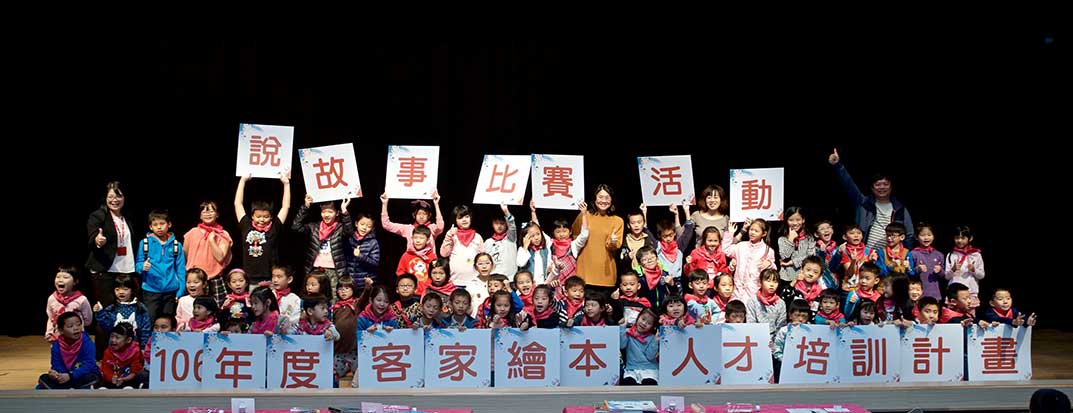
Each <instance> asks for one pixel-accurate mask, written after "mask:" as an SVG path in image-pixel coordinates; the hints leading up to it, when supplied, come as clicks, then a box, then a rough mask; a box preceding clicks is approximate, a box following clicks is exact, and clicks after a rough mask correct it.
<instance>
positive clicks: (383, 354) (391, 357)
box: [371, 342, 411, 382]
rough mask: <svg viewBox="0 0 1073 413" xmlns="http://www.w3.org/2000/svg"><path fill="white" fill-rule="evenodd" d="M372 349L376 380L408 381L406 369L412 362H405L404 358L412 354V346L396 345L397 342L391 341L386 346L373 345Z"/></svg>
mask: <svg viewBox="0 0 1073 413" xmlns="http://www.w3.org/2000/svg"><path fill="white" fill-rule="evenodd" d="M371 351H372V355H373V370H376V381H379V382H393V381H406V369H408V368H410V366H411V364H410V363H403V362H402V358H403V357H404V356H408V355H410V346H404V345H399V346H396V345H395V343H390V342H389V343H387V345H386V346H380V347H373V348H372V350H371ZM376 363H380V364H376Z"/></svg>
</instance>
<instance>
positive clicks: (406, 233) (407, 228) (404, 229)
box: [380, 211, 443, 251]
mask: <svg viewBox="0 0 1073 413" xmlns="http://www.w3.org/2000/svg"><path fill="white" fill-rule="evenodd" d="M380 225H382V226H383V227H384V229H385V230H387V232H390V233H392V234H398V235H401V236H402V237H403V238H406V250H407V251H414V224H396V223H394V222H391V218H389V217H388V216H387V212H383V211H381V212H380ZM428 229H429V230H431V231H432V238H433V239H435V238H436V237H438V236H440V234H442V233H443V216H442V215H439V214H436V223H435V224H432V223H430V224H428ZM428 242H429V245H435V242H433V240H431V239H430V240H428Z"/></svg>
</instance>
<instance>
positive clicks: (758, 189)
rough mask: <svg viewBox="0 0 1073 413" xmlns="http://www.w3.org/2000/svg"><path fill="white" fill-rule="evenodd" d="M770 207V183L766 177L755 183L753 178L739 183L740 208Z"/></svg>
mask: <svg viewBox="0 0 1073 413" xmlns="http://www.w3.org/2000/svg"><path fill="white" fill-rule="evenodd" d="M768 208H771V185H768V184H767V179H762V180H760V184H759V185H757V184H756V180H755V179H751V180H748V181H744V182H742V183H741V210H742V211H747V210H750V209H768Z"/></svg>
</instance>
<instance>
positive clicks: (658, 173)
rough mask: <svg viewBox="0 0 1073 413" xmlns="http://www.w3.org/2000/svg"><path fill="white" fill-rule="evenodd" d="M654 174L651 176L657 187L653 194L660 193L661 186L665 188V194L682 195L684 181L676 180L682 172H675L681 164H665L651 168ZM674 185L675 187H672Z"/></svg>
mask: <svg viewBox="0 0 1073 413" xmlns="http://www.w3.org/2000/svg"><path fill="white" fill-rule="evenodd" d="M650 169H652V174H653V175H650V176H649V177H650V178H652V180H654V181H656V189H655V190H654V191H652V195H657V194H659V190H660V187H662V188H663V194H664V195H682V183H681V182H678V181H675V179H677V178H681V177H682V174H681V173H675V172H677V171H678V170H679V169H682V167H681V166H665V167H663V168H658V169H657V168H650ZM671 187H674V189H671Z"/></svg>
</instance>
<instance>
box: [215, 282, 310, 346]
mask: <svg viewBox="0 0 1073 413" xmlns="http://www.w3.org/2000/svg"><path fill="white" fill-rule="evenodd" d="M250 309H251V310H252V312H253V322H251V323H250V334H264V335H265V336H272V335H274V334H276V333H280V334H283V333H286V332H288V331H289V328H288V327H290V326H291V325H289V323H288V322H286V321H284V320H280V317H279V304H277V301H276V293H275V292H274V291H272V289H271V288H270V287H257V288H255V289H254V290H253V292H252V293H250ZM296 324H297V323H296ZM221 333H222V334H223V332H221Z"/></svg>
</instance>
